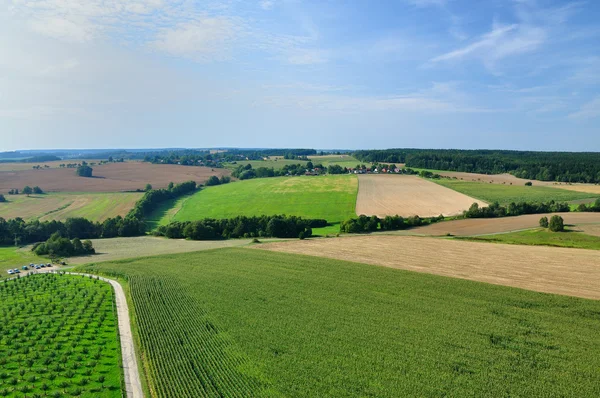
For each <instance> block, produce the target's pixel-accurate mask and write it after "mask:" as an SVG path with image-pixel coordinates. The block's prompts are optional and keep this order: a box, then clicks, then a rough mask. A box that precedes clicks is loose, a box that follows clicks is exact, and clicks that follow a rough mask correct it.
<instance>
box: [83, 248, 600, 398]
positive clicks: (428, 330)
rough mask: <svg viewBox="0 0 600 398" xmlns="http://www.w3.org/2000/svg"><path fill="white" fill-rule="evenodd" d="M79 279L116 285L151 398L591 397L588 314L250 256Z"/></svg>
mask: <svg viewBox="0 0 600 398" xmlns="http://www.w3.org/2000/svg"><path fill="white" fill-rule="evenodd" d="M83 269H85V270H86V271H91V272H98V273H104V274H108V275H112V276H120V277H127V280H128V281H129V290H130V292H131V296H132V302H133V305H134V307H135V311H136V322H138V326H139V328H138V330H139V333H140V340H141V341H142V346H141V351H142V358H143V365H144V367H145V368H146V370H147V372H148V374H149V375H150V376H151V377H150V384H151V386H152V389H153V391H156V392H157V396H159V397H162V396H184V395H185V396H197V397H203V396H211V394H213V395H215V396H216V395H223V396H233V395H238V396H252V397H260V396H290V397H294V396H297V397H299V396H302V397H358V396H372V397H414V396H422V397H424V396H490V397H493V396H543V395H545V394H547V392H548V391H552V394H554V395H556V396H596V395H597V393H598V383H597V381H598V377H597V369H598V367H599V366H600V355H599V354H600V339H598V337H597V331H598V330H599V328H600V302H599V301H593V300H584V299H578V298H571V297H565V296H555V295H549V294H542V293H535V292H530V291H525V290H520V289H514V288H508V287H502V286H495V285H488V284H484V283H477V282H472V281H466V280H459V279H452V278H446V277H440V276H434V275H427V274H420V273H413V272H408V271H400V270H393V269H389V268H384V267H375V266H368V265H362V264H356V263H349V262H343V261H337V260H330V259H323V258H318V257H309V256H299V255H289V254H284V253H275V252H266V251H262V250H257V249H223V250H214V251H205V252H199V253H189V254H182V255H171V256H162V257H153V258H144V259H138V260H131V261H121V262H115V263H101V264H97V265H95V266H89V267H85V268H83ZM175 270H177V272H173V271H175ZM183 374H189V375H194V376H193V377H187V378H185V379H184V378H181V377H175V376H174V375H183ZM206 386H208V387H206ZM205 387H206V388H208V389H209V390H204V388H205Z"/></svg>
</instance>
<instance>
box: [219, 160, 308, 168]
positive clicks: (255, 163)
mask: <svg viewBox="0 0 600 398" xmlns="http://www.w3.org/2000/svg"><path fill="white" fill-rule="evenodd" d="M306 163H307V162H306V161H305V160H293V159H284V158H282V157H272V158H270V159H266V160H239V161H237V162H236V163H227V165H226V167H227V168H228V169H231V170H235V169H237V168H238V167H239V166H245V165H247V164H249V165H252V168H253V169H257V168H259V167H267V168H273V169H275V170H280V169H282V168H283V166H285V165H292V164H302V165H306Z"/></svg>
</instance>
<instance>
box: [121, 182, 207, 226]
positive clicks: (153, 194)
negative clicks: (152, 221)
mask: <svg viewBox="0 0 600 398" xmlns="http://www.w3.org/2000/svg"><path fill="white" fill-rule="evenodd" d="M196 188H197V185H196V182H195V181H187V182H183V183H181V184H173V183H172V182H170V183H169V186H168V187H167V188H164V189H152V190H149V191H147V192H146V193H145V194H144V196H142V198H141V199H140V200H138V201H137V202H136V204H135V206H134V207H133V209H131V210H130V211H129V213H127V218H135V219H138V220H143V219H144V218H145V217H147V216H148V215H149V214H150V213H152V212H153V211H154V210H156V208H157V207H158V206H159V205H160V204H161V203H163V202H165V201H167V200H170V199H176V198H178V197H180V196H183V195H186V194H188V193H191V192H194V191H195V190H196Z"/></svg>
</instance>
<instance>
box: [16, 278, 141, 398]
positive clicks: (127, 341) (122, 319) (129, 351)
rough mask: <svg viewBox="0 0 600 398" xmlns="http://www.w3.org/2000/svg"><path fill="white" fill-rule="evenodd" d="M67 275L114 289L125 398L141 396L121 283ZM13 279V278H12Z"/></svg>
mask: <svg viewBox="0 0 600 398" xmlns="http://www.w3.org/2000/svg"><path fill="white" fill-rule="evenodd" d="M55 272H61V271H56V270H43V271H34V272H28V273H25V275H29V274H35V273H39V274H47V273H55ZM64 273H65V274H68V275H82V276H91V277H94V278H98V279H99V280H101V281H104V282H108V283H110V284H111V285H112V287H113V289H114V291H115V303H116V306H117V322H118V324H119V339H120V340H121V355H122V357H123V374H124V376H125V392H126V394H127V398H143V397H144V391H143V390H142V382H141V379H140V373H139V369H138V365H137V358H136V356H135V346H134V344H133V334H132V333H131V323H130V320H129V307H128V306H127V298H126V297H125V292H124V291H123V287H122V286H121V284H120V283H119V282H117V281H115V280H112V279H108V278H103V277H101V276H97V275H91V274H81V273H77V272H64ZM13 279H14V278H13ZM7 280H8V279H7Z"/></svg>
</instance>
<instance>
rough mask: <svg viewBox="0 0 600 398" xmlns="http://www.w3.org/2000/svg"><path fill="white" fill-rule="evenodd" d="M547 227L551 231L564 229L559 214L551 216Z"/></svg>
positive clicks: (563, 223)
mask: <svg viewBox="0 0 600 398" xmlns="http://www.w3.org/2000/svg"><path fill="white" fill-rule="evenodd" d="M548 227H549V228H550V231H552V232H562V231H564V230H565V222H564V220H563V218H562V217H561V216H552V218H550V223H549V225H548Z"/></svg>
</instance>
